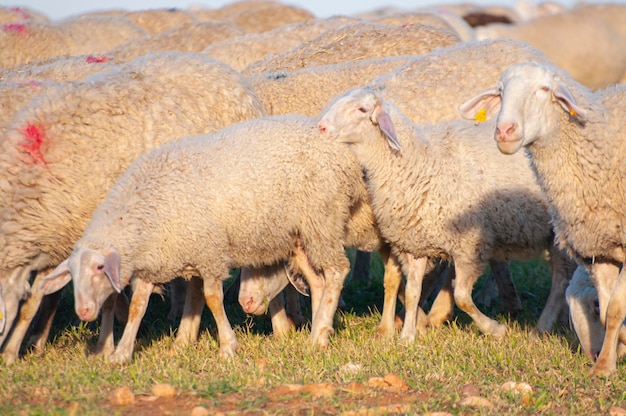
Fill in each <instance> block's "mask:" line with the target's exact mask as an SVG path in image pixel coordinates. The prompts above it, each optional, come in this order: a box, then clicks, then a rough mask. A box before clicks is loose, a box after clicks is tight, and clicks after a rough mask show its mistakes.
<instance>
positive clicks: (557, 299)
mask: <svg viewBox="0 0 626 416" xmlns="http://www.w3.org/2000/svg"><path fill="white" fill-rule="evenodd" d="M549 260H550V261H549V263H550V269H551V270H552V283H551V286H550V294H549V295H548V300H547V301H546V305H545V306H544V308H543V310H542V311H541V315H540V316H539V319H538V320H537V325H536V327H535V330H536V331H537V332H539V333H541V332H548V331H551V330H552V328H553V327H554V324H555V323H556V321H557V319H558V318H559V314H560V313H561V310H563V309H564V308H566V307H567V302H566V300H565V290H566V289H567V286H568V285H569V281H570V279H571V277H572V273H573V272H574V269H575V266H574V263H573V261H571V260H570V259H569V258H568V257H567V255H566V254H565V252H563V251H561V250H559V249H558V248H556V247H553V248H552V249H551V250H550V259H549Z"/></svg>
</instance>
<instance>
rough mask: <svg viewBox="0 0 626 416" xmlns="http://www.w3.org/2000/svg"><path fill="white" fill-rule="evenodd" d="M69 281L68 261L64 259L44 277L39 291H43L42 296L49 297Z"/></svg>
mask: <svg viewBox="0 0 626 416" xmlns="http://www.w3.org/2000/svg"><path fill="white" fill-rule="evenodd" d="M70 280H72V275H70V268H69V259H66V260H64V261H63V262H62V263H61V264H59V265H58V266H57V267H56V268H55V269H54V270H53V271H52V273H50V274H49V275H47V276H46V277H44V279H43V281H42V282H41V285H39V290H41V291H43V293H44V295H49V294H51V293H54V292H57V291H59V290H61V289H63V288H64V287H65V285H67V284H68V283H69V282H70Z"/></svg>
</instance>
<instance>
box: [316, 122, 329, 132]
mask: <svg viewBox="0 0 626 416" xmlns="http://www.w3.org/2000/svg"><path fill="white" fill-rule="evenodd" d="M317 130H318V131H319V132H320V133H322V134H326V132H327V131H328V129H327V128H326V126H324V125H323V124H321V123H320V124H318V125H317Z"/></svg>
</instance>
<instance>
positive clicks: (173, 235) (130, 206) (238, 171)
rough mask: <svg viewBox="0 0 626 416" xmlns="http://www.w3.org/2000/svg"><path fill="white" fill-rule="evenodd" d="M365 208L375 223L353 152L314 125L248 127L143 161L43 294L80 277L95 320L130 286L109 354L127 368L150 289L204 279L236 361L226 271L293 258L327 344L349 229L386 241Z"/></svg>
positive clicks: (178, 144)
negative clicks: (175, 280)
mask: <svg viewBox="0 0 626 416" xmlns="http://www.w3.org/2000/svg"><path fill="white" fill-rule="evenodd" d="M311 154H314V155H315V157H311ZM303 184H306V186H303ZM242 199H243V200H245V201H246V203H244V204H242V203H241V201H242ZM152 201H158V203H157V204H155V203H153V202H152ZM361 212H363V213H364V214H365V215H366V216H371V209H370V207H369V204H368V197H367V191H366V189H365V186H364V183H363V180H362V172H361V169H360V168H359V165H358V164H357V163H355V161H354V157H353V155H352V154H351V153H350V152H349V151H348V149H346V148H345V147H343V146H337V145H329V143H327V142H326V140H324V139H323V138H322V137H320V135H319V134H318V132H317V129H316V127H315V121H314V120H313V119H310V118H305V117H302V116H297V115H290V116H268V117H266V118H257V119H251V120H247V121H244V122H240V123H236V124H233V125H231V126H228V127H225V128H223V129H221V130H219V131H218V132H216V133H213V134H209V135H201V136H195V137H189V138H185V139H180V140H178V141H175V142H172V143H167V144H164V145H162V146H160V147H158V148H155V149H152V150H151V151H149V152H147V153H145V154H144V155H142V156H140V157H138V158H137V160H135V161H134V162H133V163H132V164H131V166H130V167H129V168H128V169H127V171H126V172H125V173H124V174H123V175H122V176H121V177H120V179H119V180H118V182H117V183H116V184H115V185H114V186H113V187H112V188H111V190H110V191H109V194H108V196H107V198H106V200H105V201H104V202H103V203H102V204H101V205H100V206H99V207H98V209H97V210H96V211H95V212H94V214H93V216H92V218H91V220H90V222H89V224H88V225H87V227H86V228H85V231H84V233H83V235H82V237H81V238H80V239H79V240H78V241H77V242H76V243H75V244H74V250H73V251H72V254H71V255H70V256H69V258H68V259H67V260H65V261H63V262H62V263H61V264H60V265H59V266H58V267H57V268H56V269H55V271H53V272H52V273H51V274H50V275H48V276H47V277H46V278H45V280H44V284H43V286H44V290H52V291H54V290H55V289H56V287H57V286H59V285H61V286H62V285H64V284H65V283H67V282H68V281H69V280H70V279H71V280H72V282H73V284H74V298H75V309H76V313H77V314H78V316H79V317H80V319H82V320H93V319H95V318H96V317H97V315H98V310H99V309H100V305H101V304H102V302H103V301H104V300H105V299H107V298H108V297H109V296H110V295H111V294H113V293H114V292H115V291H118V292H119V291H120V290H121V289H122V288H123V287H124V286H125V285H127V284H128V283H129V280H130V279H131V278H133V279H134V281H135V286H134V292H133V296H132V299H131V306H130V310H131V312H130V314H129V320H128V324H127V326H126V328H125V331H124V334H123V335H122V339H121V341H120V343H119V344H118V346H117V349H116V351H115V353H114V354H113V355H112V356H111V359H112V360H113V361H127V360H128V359H130V358H131V356H132V350H133V343H134V339H135V336H136V331H137V328H138V325H139V322H140V321H141V318H142V315H143V313H144V312H145V308H146V303H147V301H148V295H149V293H150V290H151V289H152V286H153V285H155V284H162V283H165V282H167V281H169V280H171V279H172V276H180V275H182V276H183V277H189V276H199V277H201V278H202V279H203V290H204V297H205V300H206V303H207V305H208V306H209V308H210V310H211V312H212V313H213V316H214V318H215V321H216V323H217V326H218V334H219V343H220V353H221V354H222V355H223V356H231V355H233V354H234V352H235V350H236V348H237V341H236V339H235V334H234V333H233V331H232V328H231V327H230V324H229V323H228V319H227V317H226V314H225V312H224V307H223V304H222V299H223V292H222V280H224V279H226V278H227V276H228V270H229V269H231V268H236V267H242V266H252V267H259V266H262V265H271V264H274V263H276V262H277V261H281V260H287V259H290V260H294V261H295V262H296V264H298V267H299V269H300V270H302V271H303V273H305V276H307V281H308V283H309V285H310V287H311V295H312V305H313V323H312V327H311V340H312V342H313V343H314V344H318V345H320V346H322V347H325V346H327V345H328V342H329V339H328V336H329V333H330V332H332V331H333V325H332V323H333V316H334V312H335V309H336V307H337V302H338V300H339V293H340V291H341V288H342V287H343V281H344V279H345V277H346V275H347V273H348V271H349V269H350V264H349V261H348V259H347V257H346V255H345V252H344V245H348V244H350V241H349V239H350V238H352V237H351V235H350V234H351V233H346V232H345V229H346V227H350V225H349V224H351V223H352V226H354V228H353V229H355V230H359V228H360V226H361V224H363V225H365V226H367V225H368V224H369V230H370V233H369V234H368V236H370V237H375V238H374V239H373V241H372V242H373V243H375V244H378V242H379V234H378V230H377V229H376V228H375V227H371V224H372V223H371V220H367V221H365V222H364V223H361V220H360V219H359V217H360V216H361V214H360V213H361ZM367 214H369V215H367ZM138 227H139V228H141V233H138V232H137V230H138ZM361 235H362V234H361ZM354 236H356V234H354ZM303 257H304V258H306V262H304V263H303V262H301V261H299V259H301V258H303ZM308 261H310V265H309V264H308ZM100 265H102V267H100ZM307 269H312V270H313V274H314V275H315V276H313V279H311V278H310V277H309V275H308V273H307ZM92 270H93V271H95V273H94V272H92ZM318 271H319V272H318ZM105 272H106V273H105ZM314 288H320V290H317V289H316V290H313V289H314ZM194 293H196V294H198V293H201V291H199V290H196V291H194ZM135 312H137V313H135Z"/></svg>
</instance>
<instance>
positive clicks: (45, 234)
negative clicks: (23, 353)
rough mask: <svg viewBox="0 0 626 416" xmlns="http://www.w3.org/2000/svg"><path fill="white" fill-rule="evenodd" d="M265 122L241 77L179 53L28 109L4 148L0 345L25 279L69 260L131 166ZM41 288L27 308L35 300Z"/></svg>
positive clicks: (46, 96)
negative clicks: (164, 147) (148, 154)
mask: <svg viewBox="0 0 626 416" xmlns="http://www.w3.org/2000/svg"><path fill="white" fill-rule="evenodd" d="M263 114H264V110H263V106H262V104H261V102H260V101H259V99H258V97H257V96H256V94H255V93H254V91H253V89H252V87H251V86H250V85H249V83H248V82H247V81H246V80H245V79H244V78H243V77H242V76H241V75H240V74H239V73H238V72H236V71H235V70H233V69H232V68H230V67H228V66H226V65H224V64H222V63H220V62H218V61H215V60H213V59H211V58H209V57H206V56H204V55H202V54H195V53H182V52H170V53H155V54H148V55H146V56H145V57H142V58H138V59H136V60H134V61H131V62H129V63H127V64H124V65H120V66H117V67H115V68H111V69H110V70H109V71H104V72H101V73H99V74H95V75H93V76H91V77H88V78H87V79H86V80H85V81H83V82H66V83H64V84H62V85H61V86H59V87H58V88H51V89H48V90H46V91H45V93H43V94H41V95H40V96H38V97H37V99H36V100H34V101H32V102H31V104H30V105H29V106H28V107H27V108H25V109H24V110H23V111H21V112H20V113H19V117H16V118H15V119H14V120H13V122H12V123H11V125H10V126H9V128H8V129H7V132H6V134H5V135H4V137H3V138H2V139H1V140H0V146H1V149H2V150H0V166H1V169H0V171H1V172H2V173H0V175H1V176H0V201H1V203H0V231H1V232H0V286H1V288H2V297H3V299H4V303H5V307H6V314H5V318H6V319H5V322H6V324H5V331H1V333H0V344H2V343H3V342H4V341H5V339H6V336H7V333H8V330H9V329H10V328H11V325H12V323H13V320H14V319H15V316H16V315H17V311H18V305H19V301H20V300H21V299H23V298H24V297H26V296H28V293H29V290H30V288H29V285H28V277H29V275H30V273H31V271H33V272H36V273H37V274H38V279H39V280H41V279H42V278H43V277H44V275H43V271H44V269H46V268H48V267H55V266H57V265H58V264H59V263H60V262H61V261H62V260H63V259H64V258H66V257H67V255H68V254H69V252H70V251H71V247H72V244H73V243H74V242H75V241H76V240H77V239H78V238H79V237H80V233H81V232H82V230H83V228H84V227H85V225H86V224H87V221H88V219H89V217H90V216H91V214H92V213H93V211H94V210H95V208H96V206H97V205H98V204H99V203H100V202H101V201H102V200H104V197H105V195H106V191H107V190H108V189H109V188H110V187H111V185H112V184H113V183H114V182H115V180H116V179H117V177H118V176H119V175H120V174H121V173H122V172H123V171H124V169H125V168H126V167H127V166H128V165H129V164H130V162H131V161H132V160H133V159H135V158H136V157H137V156H138V155H139V154H141V153H143V152H144V151H146V150H148V149H149V148H151V147H153V146H156V145H158V144H160V143H163V142H166V141H169V140H175V139H177V138H179V137H184V136H187V135H191V134H200V133H207V132H211V131H215V130H217V129H219V128H221V127H224V126H226V125H229V124H231V123H233V122H236V121H240V120H244V119H247V118H251V117H259V116H261V115H263ZM68 155H72V156H71V157H69V156H68ZM77 193H80V197H79V196H78V195H77ZM37 287H38V285H37V284H35V283H34V284H33V290H32V292H31V294H30V298H31V299H37V298H38V297H39V296H40V294H39V293H38V289H37ZM39 298H40V297H39ZM33 302H36V300H34V301H33ZM35 309H36V308H35ZM11 354H16V353H15V351H11ZM11 354H9V353H7V351H6V349H5V351H4V352H3V357H4V358H5V361H9V362H10V361H13V360H14V359H15V357H14V356H11Z"/></svg>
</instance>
